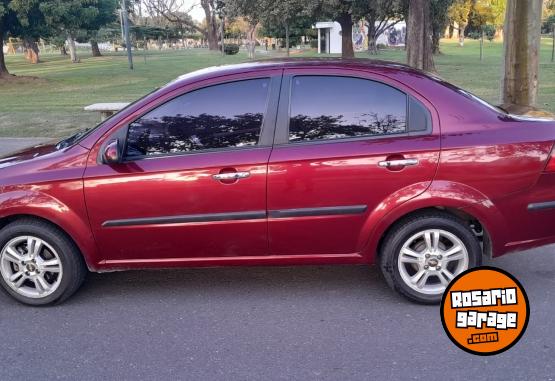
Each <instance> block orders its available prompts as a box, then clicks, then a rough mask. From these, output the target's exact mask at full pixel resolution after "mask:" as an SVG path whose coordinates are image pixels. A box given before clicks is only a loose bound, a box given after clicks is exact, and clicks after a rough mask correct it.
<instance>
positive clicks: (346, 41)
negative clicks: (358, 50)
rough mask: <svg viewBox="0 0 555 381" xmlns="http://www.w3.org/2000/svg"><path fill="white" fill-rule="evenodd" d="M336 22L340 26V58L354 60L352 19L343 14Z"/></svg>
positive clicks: (348, 15)
mask: <svg viewBox="0 0 555 381" xmlns="http://www.w3.org/2000/svg"><path fill="white" fill-rule="evenodd" d="M336 21H337V22H338V23H339V24H340V25H341V57H342V58H354V57H355V50H354V48H353V19H352V18H351V15H350V14H348V13H344V14H342V15H341V16H339V17H338V18H337V20H336Z"/></svg>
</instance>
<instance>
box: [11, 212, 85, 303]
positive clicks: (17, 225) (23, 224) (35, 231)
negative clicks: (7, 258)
mask: <svg viewBox="0 0 555 381" xmlns="http://www.w3.org/2000/svg"><path fill="white" fill-rule="evenodd" d="M24 235H31V236H35V237H37V238H40V239H42V240H43V241H45V242H46V243H48V244H49V245H50V246H52V248H53V249H54V250H56V252H57V254H58V256H59V258H60V262H61V266H62V269H63V277H62V279H61V281H60V284H59V286H58V288H57V289H56V290H55V291H54V292H53V293H52V294H50V295H48V296H45V297H44V298H31V297H27V296H24V295H20V294H19V293H17V292H16V291H15V290H13V289H12V288H11V287H10V286H9V285H8V284H7V283H6V281H5V280H4V278H3V277H2V276H0V284H1V285H2V289H4V291H5V292H7V293H8V294H9V295H10V296H12V297H13V298H14V299H15V300H17V301H18V302H20V303H23V304H27V305H31V306H46V305H52V304H56V303H61V302H63V301H64V300H66V299H67V298H69V297H70V296H71V295H73V294H74V293H75V292H76V291H77V290H78V289H79V287H80V286H81V285H82V284H83V282H84V280H85V277H86V275H87V272H88V271H87V266H86V264H85V261H84V260H83V257H82V255H81V253H80V251H79V249H78V248H77V246H76V245H75V244H74V243H73V241H72V240H71V239H70V238H69V237H68V236H67V235H66V234H64V233H63V232H62V231H60V230H59V229H58V228H57V227H55V226H53V225H52V224H50V223H48V222H46V221H41V220H38V219H32V218H25V219H19V220H16V221H14V222H12V223H10V224H8V225H7V226H5V227H4V228H3V229H2V230H0V255H1V253H2V250H3V248H4V247H5V246H6V244H7V243H8V242H9V241H10V240H12V239H14V238H16V237H19V236H24Z"/></svg>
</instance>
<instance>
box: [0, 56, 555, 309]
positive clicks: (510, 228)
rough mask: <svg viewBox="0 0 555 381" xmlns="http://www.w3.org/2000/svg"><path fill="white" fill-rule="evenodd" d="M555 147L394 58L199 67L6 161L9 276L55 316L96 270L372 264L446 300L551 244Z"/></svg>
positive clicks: (404, 286)
mask: <svg viewBox="0 0 555 381" xmlns="http://www.w3.org/2000/svg"><path fill="white" fill-rule="evenodd" d="M554 142H555V122H554V121H552V120H540V119H531V118H524V117H517V116H513V115H510V114H508V113H506V112H504V111H503V110H501V109H497V108H495V107H493V106H490V105H489V104H487V103H485V102H483V101H481V100H480V99H478V98H476V97H474V96H473V95H471V94H469V93H467V92H465V91H464V90H462V89H459V88H457V87H455V86H453V85H450V84H448V83H446V82H444V81H442V80H441V79H439V78H436V77H435V76H432V75H430V74H426V73H423V72H420V71H417V70H414V69H411V68H409V67H406V66H404V65H400V64H395V63H387V62H379V61H368V60H352V61H348V60H347V61H345V60H336V59H329V60H326V59H303V60H275V61H263V62H256V63H249V64H241V65H234V66H224V67H218V68H210V69H205V70H201V71H198V72H194V73H191V74H187V75H185V76H182V77H180V78H179V79H177V80H176V81H174V82H172V83H170V84H168V85H167V86H165V87H163V88H161V89H159V90H157V91H155V92H153V93H151V94H149V95H147V96H146V97H144V98H143V99H141V100H139V101H137V102H135V103H134V104H132V105H130V106H129V107H127V108H126V109H124V110H123V111H121V112H120V113H118V114H116V115H115V116H113V117H112V118H110V119H108V120H107V121H105V122H103V123H102V124H100V125H99V126H97V127H96V128H94V129H91V130H89V131H87V132H82V133H78V134H76V135H74V136H72V137H70V138H68V139H65V140H63V141H61V142H58V143H57V144H47V145H42V146H37V147H34V148H31V149H27V150H23V151H21V152H18V153H14V154H11V155H7V156H5V157H3V158H0V250H1V251H0V273H1V277H0V283H1V285H2V287H3V289H5V290H6V291H7V292H8V293H9V294H10V295H11V296H12V297H14V298H15V299H17V300H18V301H20V302H22V303H26V304H29V305H46V304H52V303H57V302H61V301H63V300H65V299H66V298H68V297H69V296H71V295H72V294H73V293H74V292H75V291H76V290H77V289H78V288H79V286H80V285H81V284H82V282H83V280H84V278H85V275H86V273H87V272H88V271H93V272H107V271H116V270H129V269H144V268H170V267H189V266H197V267H199V266H228V265H302V264H368V265H370V264H378V265H379V266H380V268H381V270H382V272H383V274H384V277H385V279H386V281H387V283H388V284H389V285H390V286H391V287H393V288H394V289H395V290H397V291H398V292H399V293H400V294H402V295H403V296H405V297H407V298H409V299H411V300H413V301H417V302H421V303H437V302H439V301H440V299H441V296H442V293H443V291H444V290H445V288H446V286H447V285H448V284H449V282H450V281H451V280H452V279H453V278H454V277H455V276H457V274H459V273H461V272H462V271H464V270H466V269H468V268H471V267H474V266H478V265H480V264H481V261H482V257H483V256H487V257H497V256H500V255H503V254H506V253H508V252H513V251H519V250H523V249H527V248H532V247H536V246H541V245H546V244H550V243H554V242H555V224H553V221H555V159H554V157H553V153H552V149H553V145H554Z"/></svg>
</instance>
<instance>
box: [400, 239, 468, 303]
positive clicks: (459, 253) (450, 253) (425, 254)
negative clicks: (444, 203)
mask: <svg viewBox="0 0 555 381" xmlns="http://www.w3.org/2000/svg"><path fill="white" fill-rule="evenodd" d="M468 261H469V260H468V250H467V249H466V246H465V245H464V243H463V242H462V241H461V240H460V239H459V238H458V237H457V236H456V235H454V234H452V233H449V232H448V231H445V230H441V229H427V230H423V231H421V232H419V233H416V234H415V235H413V236H412V237H410V238H409V239H407V240H406V242H405V244H404V245H403V247H402V248H401V252H400V253H399V259H398V261H397V263H398V267H399V273H400V274H401V278H402V279H403V281H404V282H405V284H406V285H407V286H409V287H410V288H411V289H413V290H415V291H417V292H419V293H422V294H426V295H440V294H443V292H444V291H445V289H446V287H447V285H448V284H449V282H451V280H453V278H455V277H456V276H457V275H458V274H460V273H462V272H463V271H465V270H466V269H468Z"/></svg>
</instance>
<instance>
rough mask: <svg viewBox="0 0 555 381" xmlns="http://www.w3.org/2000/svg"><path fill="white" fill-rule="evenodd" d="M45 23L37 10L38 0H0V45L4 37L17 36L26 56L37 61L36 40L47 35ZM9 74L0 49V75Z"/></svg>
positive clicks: (0, 45) (32, 60) (34, 61)
mask: <svg viewBox="0 0 555 381" xmlns="http://www.w3.org/2000/svg"><path fill="white" fill-rule="evenodd" d="M47 34H48V33H47V28H46V23H45V20H44V17H43V15H42V14H41V12H40V10H39V1H38V0H0V47H2V46H3V44H4V40H5V38H8V37H19V38H21V39H22V40H23V45H24V46H25V49H26V58H27V59H28V60H29V61H31V62H33V63H38V62H39V49H38V46H37V43H36V41H37V40H38V38H39V37H40V36H41V35H47ZM6 76H9V71H8V69H7V67H6V62H5V59H4V51H3V50H2V51H0V77H6Z"/></svg>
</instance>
